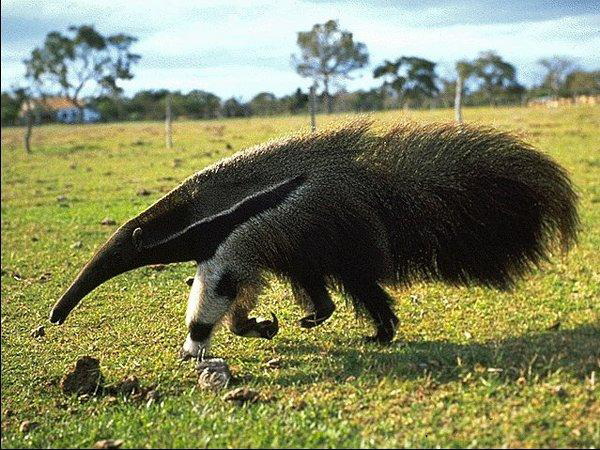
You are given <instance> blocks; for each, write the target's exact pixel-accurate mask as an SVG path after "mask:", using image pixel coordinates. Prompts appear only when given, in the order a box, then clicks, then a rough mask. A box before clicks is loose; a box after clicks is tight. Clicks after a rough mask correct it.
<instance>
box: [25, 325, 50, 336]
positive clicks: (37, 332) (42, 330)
mask: <svg viewBox="0 0 600 450" xmlns="http://www.w3.org/2000/svg"><path fill="white" fill-rule="evenodd" d="M29 334H30V335H31V337H32V338H41V337H44V336H45V335H46V330H45V328H44V326H43V325H40V326H39V327H37V328H35V329H33V330H31V333H29Z"/></svg>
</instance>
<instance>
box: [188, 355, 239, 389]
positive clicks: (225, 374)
mask: <svg viewBox="0 0 600 450" xmlns="http://www.w3.org/2000/svg"><path fill="white" fill-rule="evenodd" d="M196 370H197V371H198V385H199V386H200V387H201V388H202V389H213V390H219V389H223V388H225V387H227V385H228V384H229V382H230V381H231V378H232V376H231V371H230V370H229V367H228V366H227V363H226V362H225V360H224V359H223V358H207V359H203V360H201V361H198V363H197V364H196Z"/></svg>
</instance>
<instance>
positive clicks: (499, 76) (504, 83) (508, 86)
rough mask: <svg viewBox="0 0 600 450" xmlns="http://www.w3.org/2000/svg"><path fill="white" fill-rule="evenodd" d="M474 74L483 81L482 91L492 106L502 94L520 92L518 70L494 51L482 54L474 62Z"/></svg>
mask: <svg viewBox="0 0 600 450" xmlns="http://www.w3.org/2000/svg"><path fill="white" fill-rule="evenodd" d="M473 74H474V75H475V76H476V77H477V78H478V79H479V80H480V81H481V89H482V90H483V92H484V93H485V95H486V97H487V100H488V103H489V104H490V105H492V104H496V103H497V101H498V99H499V97H501V96H502V94H504V93H506V92H509V91H514V90H518V88H519V87H520V88H521V89H522V87H521V86H520V85H519V83H518V82H517V78H516V77H517V70H516V69H515V66H513V65H512V64H510V63H508V62H506V61H504V60H503V59H502V57H501V56H499V55H498V54H496V53H495V52H493V51H487V52H482V53H480V54H479V56H478V57H477V58H476V59H475V61H473Z"/></svg>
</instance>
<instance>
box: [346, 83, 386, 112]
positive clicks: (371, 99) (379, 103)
mask: <svg viewBox="0 0 600 450" xmlns="http://www.w3.org/2000/svg"><path fill="white" fill-rule="evenodd" d="M383 95H384V94H383V92H382V90H381V89H377V88H373V89H371V90H369V91H363V90H359V91H357V92H355V93H354V96H353V100H354V101H353V105H352V106H353V109H354V110H355V111H357V112H362V111H378V110H381V109H383V103H384V97H383Z"/></svg>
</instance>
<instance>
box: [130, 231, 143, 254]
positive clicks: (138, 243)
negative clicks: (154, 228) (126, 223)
mask: <svg viewBox="0 0 600 450" xmlns="http://www.w3.org/2000/svg"><path fill="white" fill-rule="evenodd" d="M131 240H132V241H133V245H134V246H135V248H136V250H137V251H138V252H139V251H141V250H142V248H143V243H142V229H141V228H140V227H137V228H136V229H135V230H133V233H132V234H131Z"/></svg>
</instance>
